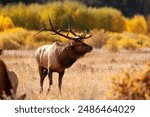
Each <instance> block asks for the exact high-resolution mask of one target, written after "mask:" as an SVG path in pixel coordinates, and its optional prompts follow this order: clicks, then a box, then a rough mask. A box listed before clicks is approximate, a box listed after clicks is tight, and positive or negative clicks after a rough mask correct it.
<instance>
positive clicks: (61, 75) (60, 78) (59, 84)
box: [58, 71, 65, 93]
mask: <svg viewBox="0 0 150 117" xmlns="http://www.w3.org/2000/svg"><path fill="white" fill-rule="evenodd" d="M64 73H65V71H63V72H60V73H59V79H58V87H59V91H60V93H61V86H62V78H63V76H64Z"/></svg>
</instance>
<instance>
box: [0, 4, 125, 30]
mask: <svg viewBox="0 0 150 117" xmlns="http://www.w3.org/2000/svg"><path fill="white" fill-rule="evenodd" d="M0 13H1V14H3V15H5V16H9V17H10V18H11V19H12V21H13V22H14V24H15V26H21V27H24V28H27V29H39V28H41V27H42V26H41V25H44V26H49V23H48V15H50V17H51V20H52V22H53V24H54V26H55V27H56V28H58V27H62V28H68V25H67V19H69V22H70V25H71V27H73V28H74V29H76V31H82V30H85V29H86V30H88V31H89V30H90V29H95V28H97V29H105V30H108V31H115V32H122V31H123V30H124V27H125V23H124V18H123V15H122V13H121V12H120V11H119V10H117V9H114V8H107V7H104V8H90V7H87V6H85V5H84V4H82V3H79V2H74V1H65V2H63V3H62V2H52V3H47V4H44V5H38V4H31V5H27V6H26V5H24V4H22V3H20V4H16V5H6V6H5V7H2V8H1V9H0Z"/></svg>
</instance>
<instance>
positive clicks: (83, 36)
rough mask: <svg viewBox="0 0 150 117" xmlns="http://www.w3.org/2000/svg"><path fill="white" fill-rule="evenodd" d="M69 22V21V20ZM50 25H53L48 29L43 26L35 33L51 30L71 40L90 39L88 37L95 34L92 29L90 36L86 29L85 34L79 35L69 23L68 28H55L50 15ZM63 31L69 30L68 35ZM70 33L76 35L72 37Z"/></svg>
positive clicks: (54, 33)
mask: <svg viewBox="0 0 150 117" xmlns="http://www.w3.org/2000/svg"><path fill="white" fill-rule="evenodd" d="M67 23H68V22H67ZM49 25H50V27H51V29H48V28H41V29H40V30H39V31H38V32H37V33H36V34H35V35H37V34H39V33H40V32H42V31H50V32H53V35H57V34H58V35H60V36H62V37H65V38H67V39H70V40H83V39H88V38H90V37H92V36H93V34H92V32H91V31H90V35H88V36H86V35H87V33H86V31H84V33H83V34H81V35H77V34H76V33H75V32H74V31H73V30H72V28H71V27H70V26H69V24H68V29H61V28H60V29H59V30H56V29H55V28H54V26H53V24H52V21H51V19H50V17H49ZM61 32H67V35H65V34H63V33H61ZM69 33H71V34H72V35H73V36H75V37H70V36H69Z"/></svg>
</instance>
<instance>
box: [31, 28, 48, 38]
mask: <svg viewBox="0 0 150 117" xmlns="http://www.w3.org/2000/svg"><path fill="white" fill-rule="evenodd" d="M42 31H51V30H50V29H47V28H41V29H40V30H39V31H38V32H37V33H36V34H34V36H35V35H37V34H39V33H40V32H42Z"/></svg>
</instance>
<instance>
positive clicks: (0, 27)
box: [0, 15, 14, 31]
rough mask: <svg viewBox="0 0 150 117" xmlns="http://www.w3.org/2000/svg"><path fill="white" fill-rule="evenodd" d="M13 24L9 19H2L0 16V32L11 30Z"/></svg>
mask: <svg viewBox="0 0 150 117" xmlns="http://www.w3.org/2000/svg"><path fill="white" fill-rule="evenodd" d="M13 27H14V24H13V22H12V20H11V19H10V18H9V17H4V16H2V15H0V31H4V30H6V29H10V28H13Z"/></svg>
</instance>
